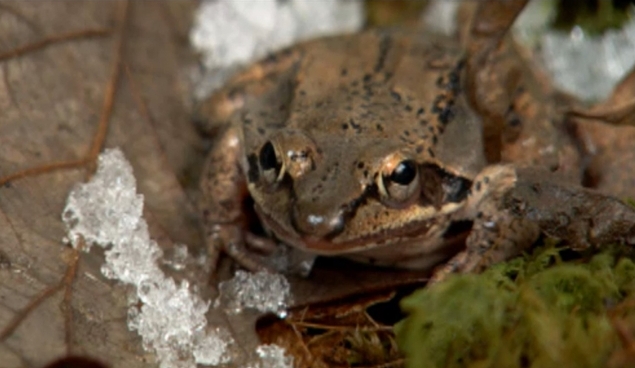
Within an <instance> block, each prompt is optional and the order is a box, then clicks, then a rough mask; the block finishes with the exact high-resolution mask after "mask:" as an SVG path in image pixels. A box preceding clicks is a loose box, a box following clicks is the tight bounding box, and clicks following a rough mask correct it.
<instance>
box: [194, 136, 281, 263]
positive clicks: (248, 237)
mask: <svg viewBox="0 0 635 368" xmlns="http://www.w3.org/2000/svg"><path fill="white" fill-rule="evenodd" d="M241 155H242V146H241V143H240V137H239V135H238V131H237V129H235V128H232V127H229V128H226V129H225V130H224V131H223V132H221V133H220V134H219V135H218V136H217V138H216V139H215V141H214V142H213V148H212V150H211V152H210V153H209V156H208V158H207V162H206V163H205V167H204V170H203V174H202V177H201V178H202V179H201V192H202V194H203V205H202V206H201V214H202V220H203V226H204V230H205V240H206V243H207V247H208V252H209V257H210V265H211V267H212V268H213V269H214V268H215V267H216V266H217V263H218V258H219V256H220V254H221V253H222V252H224V253H226V254H227V255H229V256H230V257H231V258H233V259H234V260H235V261H236V262H237V263H238V264H240V265H241V266H243V267H245V268H246V269H248V270H250V271H259V270H263V269H267V267H266V266H265V265H264V264H263V263H262V262H261V261H259V260H258V259H257V258H256V257H255V255H254V254H252V253H251V252H250V251H249V249H247V247H246V246H245V245H246V244H247V245H251V246H252V247H253V248H257V249H265V250H271V249H272V248H273V247H275V244H274V243H273V242H272V241H271V240H269V239H264V238H260V237H257V236H255V235H253V234H251V233H249V232H248V229H247V226H248V225H247V219H246V217H245V209H244V208H243V204H244V200H245V198H246V196H247V195H248V192H247V187H246V183H245V178H244V175H243V172H242V170H241V168H240V164H239V163H240V158H241Z"/></svg>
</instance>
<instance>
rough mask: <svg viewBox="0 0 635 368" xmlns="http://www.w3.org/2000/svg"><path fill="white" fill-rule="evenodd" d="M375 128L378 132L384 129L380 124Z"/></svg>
mask: <svg viewBox="0 0 635 368" xmlns="http://www.w3.org/2000/svg"><path fill="white" fill-rule="evenodd" d="M375 128H377V130H378V131H380V132H383V131H384V127H383V126H382V125H381V124H377V126H375Z"/></svg>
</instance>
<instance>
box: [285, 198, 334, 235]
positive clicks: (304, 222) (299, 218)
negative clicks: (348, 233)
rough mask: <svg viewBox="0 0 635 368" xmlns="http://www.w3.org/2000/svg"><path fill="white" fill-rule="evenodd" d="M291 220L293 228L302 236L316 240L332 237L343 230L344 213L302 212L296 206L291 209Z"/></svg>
mask: <svg viewBox="0 0 635 368" xmlns="http://www.w3.org/2000/svg"><path fill="white" fill-rule="evenodd" d="M291 220H292V223H293V227H294V228H295V229H296V231H298V232H299V233H301V234H302V235H308V236H313V237H318V238H326V237H329V236H334V235H337V234H339V233H340V232H342V230H344V211H343V210H342V209H336V210H333V211H324V213H320V212H316V211H302V210H301V209H300V208H298V207H297V206H296V207H294V208H293V211H292V216H291Z"/></svg>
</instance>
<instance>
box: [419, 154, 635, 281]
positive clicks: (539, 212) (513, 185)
mask: <svg viewBox="0 0 635 368" xmlns="http://www.w3.org/2000/svg"><path fill="white" fill-rule="evenodd" d="M486 179H487V181H488V183H486V184H487V185H485V186H484V183H485V182H486ZM479 183H480V185H479ZM463 216H469V217H470V218H473V219H474V225H473V228H472V231H471V233H470V235H469V236H468V238H467V241H466V249H465V251H463V252H461V253H459V254H457V255H456V256H455V257H454V258H452V259H451V260H450V261H449V262H448V263H447V264H446V265H444V266H442V267H441V268H440V269H438V270H437V271H436V272H435V274H434V275H433V277H432V280H431V282H432V283H434V282H438V281H441V280H443V279H445V278H446V277H447V276H448V275H449V274H451V273H457V272H458V273H467V272H481V271H483V270H484V269H485V268H487V267H488V266H490V265H492V264H495V263H497V262H502V261H505V260H507V259H510V258H511V257H514V256H517V255H519V254H520V253H521V252H522V251H525V250H527V249H528V248H529V247H531V246H532V245H533V244H534V242H535V241H536V240H537V239H538V237H539V235H540V234H545V235H547V236H549V237H552V238H556V239H562V240H564V241H565V242H566V243H567V244H568V245H569V247H570V248H571V249H573V250H575V251H584V250H586V249H589V248H593V249H600V248H601V247H603V246H606V245H611V244H612V245H620V244H621V245H627V246H635V208H633V207H631V206H629V205H627V204H626V203H624V202H622V201H620V200H618V199H616V198H612V197H609V196H606V195H603V194H601V193H598V192H595V191H592V190H588V189H585V188H581V187H578V186H575V185H567V184H566V183H563V182H562V180H558V179H557V177H555V176H554V175H553V174H551V173H548V172H545V171H542V170H538V169H533V168H525V169H515V168H512V167H511V166H505V165H494V166H490V167H488V168H486V169H485V170H483V173H482V174H479V175H478V176H477V178H476V179H475V182H474V185H473V187H472V192H471V193H470V196H469V197H468V202H467V205H466V213H465V214H463Z"/></svg>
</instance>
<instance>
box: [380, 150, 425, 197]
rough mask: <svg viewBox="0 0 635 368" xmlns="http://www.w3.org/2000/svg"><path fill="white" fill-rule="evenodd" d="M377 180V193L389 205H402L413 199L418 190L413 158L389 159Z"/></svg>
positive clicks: (417, 171)
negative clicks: (394, 162)
mask: <svg viewBox="0 0 635 368" xmlns="http://www.w3.org/2000/svg"><path fill="white" fill-rule="evenodd" d="M384 169H385V171H384V172H383V173H382V175H381V178H380V180H379V183H378V186H379V193H380V195H381V196H382V198H383V199H384V201H385V202H387V203H388V204H391V205H404V204H407V203H409V202H410V200H411V199H414V198H415V196H416V194H417V193H418V191H419V185H420V183H419V170H418V168H417V163H416V162H414V161H413V160H409V159H406V160H401V161H398V162H397V163H396V164H392V165H391V164H390V161H389V162H388V164H387V165H386V167H385V168H384Z"/></svg>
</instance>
